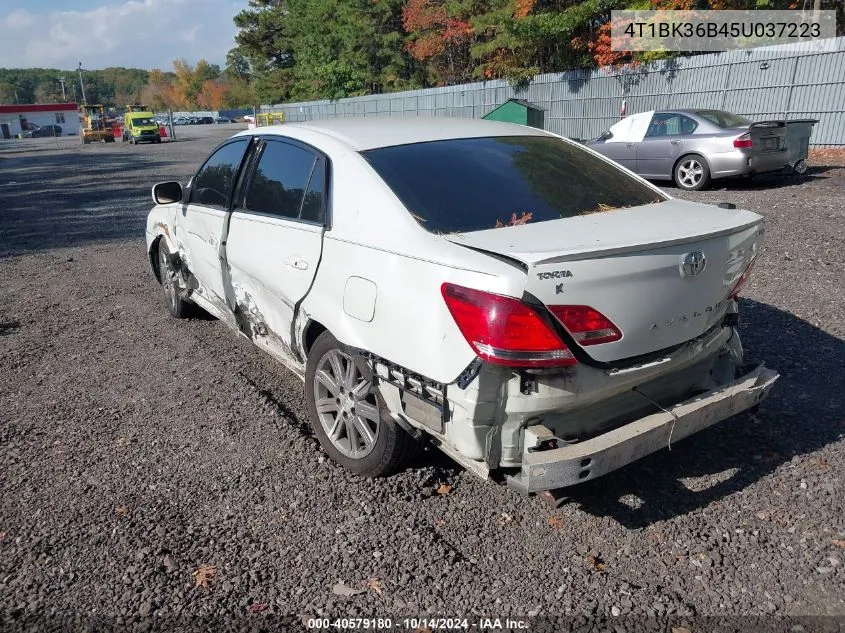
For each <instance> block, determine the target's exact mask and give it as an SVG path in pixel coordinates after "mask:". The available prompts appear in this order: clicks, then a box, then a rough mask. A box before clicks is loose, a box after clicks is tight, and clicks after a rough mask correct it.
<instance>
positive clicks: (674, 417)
mask: <svg viewBox="0 0 845 633" xmlns="http://www.w3.org/2000/svg"><path fill="white" fill-rule="evenodd" d="M777 379H778V373H777V372H776V371H774V370H771V369H767V368H765V367H764V366H763V365H759V366H758V367H756V368H755V369H753V370H752V371H750V372H748V373H747V374H745V375H744V376H742V377H741V378H739V379H737V380H735V381H734V382H732V383H729V384H727V385H725V386H724V387H722V388H720V389H716V390H713V391H709V392H707V393H705V394H702V395H700V396H696V397H695V398H692V399H690V400H686V401H685V402H681V403H679V404H677V405H675V406H673V407H672V408H670V409H667V410H664V411H662V412H660V413H656V414H654V415H649V416H646V417H644V418H640V419H639V420H636V421H634V422H631V423H629V424H626V425H624V426H622V427H620V428H618V429H615V430H613V431H609V432H608V433H604V434H602V435H599V436H597V437H594V438H592V439H589V440H586V441H584V442H578V443H575V444H569V445H566V446H562V447H561V448H553V449H546V450H542V449H540V450H537V449H538V448H539V447H540V446H542V444H543V443H547V442H548V441H549V440H557V444H558V445H559V446H560V445H562V444H563V443H564V441H563V440H562V439H560V438H555V437H554V435H553V434H552V432H551V431H549V430H548V429H546V428H545V427H543V426H531V427H528V428H527V429H525V443H524V446H525V448H524V452H523V456H522V470H521V472H519V473H517V474H516V475H514V476H512V477H508V486H510V487H511V488H514V489H516V490H518V491H520V492H523V493H530V492H539V491H542V490H553V489H556V488H564V487H566V486H571V485H573V484H577V483H581V482H584V481H589V480H591V479H595V478H596V477H601V476H602V475H605V474H607V473H609V472H611V471H613V470H616V469H617V468H620V467H622V466H625V465H626V464H630V463H631V462H633V461H636V460H638V459H640V458H641V457H645V456H646V455H649V454H651V453H654V452H655V451H658V450H660V449H661V448H663V447H665V446H669V445H670V444H671V442H676V441H678V440H681V439H683V438H685V437H688V436H690V435H692V434H693V433H697V432H698V431H701V430H703V429H706V428H707V427H709V426H712V425H714V424H716V423H717V422H721V421H722V420H725V419H727V418H729V417H731V416H734V415H736V414H737V413H740V412H741V411H745V410H746V409H749V408H751V407H753V406H755V405H756V404H758V403H759V402H760V401H762V400H763V398H765V397H766V395H768V393H769V389H771V386H772V384H774V382H775V380H777Z"/></svg>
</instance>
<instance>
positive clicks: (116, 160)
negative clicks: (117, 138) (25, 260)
mask: <svg viewBox="0 0 845 633" xmlns="http://www.w3.org/2000/svg"><path fill="white" fill-rule="evenodd" d="M173 165H174V162H173V161H170V160H168V159H167V158H166V157H165V156H163V155H162V154H161V153H160V152H154V153H153V152H147V153H145V152H143V148H139V151H138V153H134V154H133V153H125V152H120V153H114V152H111V153H107V152H91V153H87V152H86V153H80V152H75V151H65V152H59V153H54V154H36V153H32V152H30V153H27V154H22V155H15V156H12V157H9V158H7V160H4V161H3V175H4V178H3V182H2V183H0V197H2V201H3V202H2V205H0V257H5V256H8V255H12V254H23V253H29V252H35V251H43V250H47V249H52V248H58V247H66V246H79V245H82V244H88V243H92V242H99V241H103V240H111V239H120V238H127V237H137V238H139V239H140V238H143V235H144V226H145V222H146V216H147V213H148V212H149V210H150V208H151V207H152V204H153V203H152V200H151V199H150V193H149V191H150V190H149V187H150V185H151V182H154V181H155V179H156V178H158V179H160V180H164V179H167V178H169V177H171V176H169V174H172V173H173V171H174V168H173Z"/></svg>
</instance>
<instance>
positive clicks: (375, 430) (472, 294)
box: [146, 118, 777, 492]
mask: <svg viewBox="0 0 845 633" xmlns="http://www.w3.org/2000/svg"><path fill="white" fill-rule="evenodd" d="M152 195H153V199H154V201H155V203H156V206H155V207H154V208H153V209H152V211H151V212H150V214H149V218H148V221H147V229H146V231H147V246H148V251H149V261H150V264H151V268H152V272H153V274H154V275H155V277H156V279H158V281H159V282H161V284H162V286H163V288H164V296H165V298H166V301H167V305H168V308H169V310H170V312H171V313H172V314H173V315H174V316H176V317H183V316H186V315H188V314H189V313H190V311H191V310H192V309H195V307H196V306H198V307H200V308H202V309H203V310H206V311H208V312H210V313H211V314H212V315H214V316H216V317H217V318H219V319H220V320H221V321H223V322H224V323H226V324H227V325H228V326H229V327H231V328H232V329H233V330H235V331H236V332H238V333H240V334H241V335H243V336H245V337H247V338H249V339H250V340H251V341H253V342H254V343H255V344H256V345H258V346H259V347H261V348H263V349H264V350H266V351H267V352H269V353H270V354H271V355H272V356H273V357H275V358H276V359H278V360H279V362H281V363H282V364H284V365H285V366H286V367H288V368H289V369H290V370H291V371H293V372H295V373H296V374H297V375H299V376H300V377H302V378H303V379H304V381H305V393H306V397H307V401H308V406H309V410H310V416H311V423H312V425H313V428H314V433H315V434H316V436H317V438H318V439H319V441H320V443H321V444H322V446H323V448H324V449H325V451H326V453H328V455H329V456H331V458H332V459H334V460H336V461H337V462H338V463H340V464H342V465H343V466H345V467H346V468H348V469H350V470H352V471H354V472H356V473H359V474H362V475H367V476H376V475H384V474H388V473H390V472H392V471H394V470H396V469H397V468H398V467H400V466H401V465H402V463H403V460H405V459H407V457H408V456H409V455H410V454H411V452H412V451H413V449H414V447H415V446H416V445H418V442H419V440H420V439H421V437H422V436H426V437H428V439H429V440H430V441H431V442H432V443H434V444H435V445H436V446H438V447H439V448H440V449H442V450H443V451H444V452H446V453H447V454H448V455H450V456H451V457H452V458H454V459H455V460H456V461H458V462H459V463H460V464H462V465H464V466H465V467H467V468H469V469H470V470H472V471H473V472H475V473H477V474H479V475H481V476H487V474H488V473H490V471H492V470H496V469H501V470H502V471H503V473H504V474H505V475H506V476H507V481H508V483H509V485H510V486H512V487H513V488H515V489H517V490H520V491H523V492H537V491H541V490H550V489H556V488H561V487H565V486H569V485H572V484H576V483H578V482H582V481H586V480H590V479H595V478H596V477H600V476H601V475H603V474H605V473H607V472H609V471H611V470H614V469H616V468H619V467H620V466H623V465H625V464H627V463H630V462H632V461H634V460H636V459H639V458H641V457H643V456H644V455H647V454H649V453H652V452H654V451H657V450H659V449H661V448H664V447H666V446H670V445H671V443H672V442H677V441H679V440H681V439H683V438H684V437H687V436H689V435H691V434H693V433H695V432H697V431H700V430H702V429H704V428H706V427H708V426H711V425H713V424H715V423H717V422H719V421H721V420H724V419H726V418H729V417H731V416H733V415H735V414H737V413H739V412H741V411H743V410H745V409H748V408H751V407H754V406H756V405H757V404H758V403H759V402H760V401H761V400H762V399H763V398H764V397H765V396H766V395H767V393H768V391H769V389H770V388H771V386H772V384H773V383H774V381H775V380H776V379H777V373H776V372H774V371H772V370H770V369H767V368H765V367H763V366H762V365H759V366H756V367H751V366H747V365H746V364H744V363H743V351H742V346H741V344H740V340H739V335H738V333H737V330H736V325H737V320H738V314H737V301H736V297H737V295H738V293H739V292H740V290H741V289H742V286H743V284H744V283H745V282H746V280H747V279H748V275H749V273H750V272H751V267H752V266H753V264H754V260H755V257H756V256H757V253H758V251H759V249H760V240H761V238H762V235H763V227H762V218H761V217H760V216H759V215H757V214H755V213H751V212H749V211H742V210H738V209H734V208H722V207H720V206H713V205H705V204H695V203H691V202H684V201H680V200H674V199H672V198H670V197H669V196H667V195H666V194H665V193H663V192H662V191H661V190H660V189H657V188H656V187H654V186H652V185H650V184H649V183H647V182H646V181H644V180H642V179H641V178H639V177H638V176H635V175H634V174H632V173H631V172H629V171H627V170H625V169H623V168H621V167H619V166H617V165H616V164H614V163H612V162H611V161H610V160H608V159H606V158H604V157H602V156H600V155H599V154H597V153H595V152H593V151H591V150H589V149H587V148H585V147H583V146H580V145H578V144H575V143H572V142H569V141H567V140H565V139H562V138H560V137H558V136H555V135H553V134H549V133H546V132H543V131H542V130H537V129H534V128H530V127H523V126H518V125H511V124H506V123H497V122H490V121H477V120H469V119H444V118H436V119H423V118H403V119H395V118H368V119H358V120H355V119H339V120H330V121H314V122H310V123H303V124H286V125H281V126H274V127H263V128H257V129H254V130H249V131H246V132H243V133H240V134H238V135H236V136H234V137H232V138H230V139H229V140H227V141H225V142H224V143H223V144H222V145H220V146H219V147H218V148H217V149H215V150H214V151H213V152H212V154H211V155H210V156H209V157H208V158H207V159H206V161H205V162H204V163H203V164H202V165H201V166H200V167H199V169H198V171H197V172H196V174H195V175H194V177H193V178H192V179H191V180H190V182H189V183H188V184H187V185H186V186H182V185H181V184H179V183H177V182H165V183H160V184H157V185H155V186H154V187H153V191H152ZM723 206H730V205H723Z"/></svg>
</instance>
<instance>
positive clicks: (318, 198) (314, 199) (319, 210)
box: [299, 160, 326, 224]
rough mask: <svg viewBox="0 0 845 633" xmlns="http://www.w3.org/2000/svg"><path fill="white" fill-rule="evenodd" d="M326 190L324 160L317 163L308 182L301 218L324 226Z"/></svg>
mask: <svg viewBox="0 0 845 633" xmlns="http://www.w3.org/2000/svg"><path fill="white" fill-rule="evenodd" d="M325 188H326V163H325V161H323V160H320V161H318V162H317V164H316V165H315V166H314V171H313V172H312V173H311V180H310V181H309V182H308V189H307V190H306V191H305V199H304V200H303V201H302V213H300V216H299V217H300V218H301V219H303V220H308V221H309V222H318V223H319V224H323V223H325V221H326V217H325V211H324V209H325V208H326V207H325V198H326V195H325Z"/></svg>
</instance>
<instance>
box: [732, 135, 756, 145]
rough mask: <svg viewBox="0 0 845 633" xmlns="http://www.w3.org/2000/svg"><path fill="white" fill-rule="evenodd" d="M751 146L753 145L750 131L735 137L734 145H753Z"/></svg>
mask: <svg viewBox="0 0 845 633" xmlns="http://www.w3.org/2000/svg"><path fill="white" fill-rule="evenodd" d="M751 146H752V143H751V134H750V133H749V132H746V133H745V134H743V135H742V136H738V137H736V138H735V139H734V147H739V148H743V147H751Z"/></svg>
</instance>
